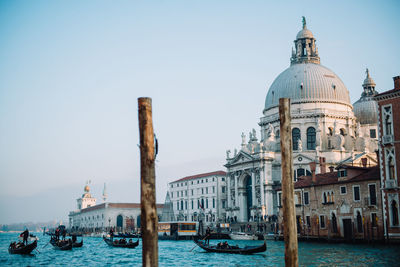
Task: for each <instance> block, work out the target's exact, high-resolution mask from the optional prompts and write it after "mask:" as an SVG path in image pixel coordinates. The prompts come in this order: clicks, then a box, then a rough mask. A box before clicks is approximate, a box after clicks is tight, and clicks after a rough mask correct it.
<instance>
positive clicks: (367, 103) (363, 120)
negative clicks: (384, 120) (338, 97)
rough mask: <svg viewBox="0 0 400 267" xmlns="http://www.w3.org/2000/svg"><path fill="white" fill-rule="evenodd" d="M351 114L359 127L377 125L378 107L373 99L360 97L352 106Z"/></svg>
mask: <svg viewBox="0 0 400 267" xmlns="http://www.w3.org/2000/svg"><path fill="white" fill-rule="evenodd" d="M353 112H354V115H355V116H356V118H357V121H358V122H360V124H361V125H363V124H377V123H378V105H377V103H376V101H375V100H374V99H373V97H361V98H360V99H359V100H358V101H357V102H355V103H354V104H353Z"/></svg>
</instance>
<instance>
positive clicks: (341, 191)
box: [340, 186, 347, 195]
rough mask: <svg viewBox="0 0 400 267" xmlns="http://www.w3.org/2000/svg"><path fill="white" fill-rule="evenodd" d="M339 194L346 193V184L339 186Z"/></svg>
mask: <svg viewBox="0 0 400 267" xmlns="http://www.w3.org/2000/svg"><path fill="white" fill-rule="evenodd" d="M340 194H341V195H346V194H347V190H346V186H341V187H340Z"/></svg>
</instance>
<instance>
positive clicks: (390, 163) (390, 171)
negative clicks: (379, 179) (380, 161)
mask: <svg viewBox="0 0 400 267" xmlns="http://www.w3.org/2000/svg"><path fill="white" fill-rule="evenodd" d="M388 174H389V179H394V178H395V173H394V159H393V157H392V156H389V158H388Z"/></svg>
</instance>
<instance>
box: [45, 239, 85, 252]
mask: <svg viewBox="0 0 400 267" xmlns="http://www.w3.org/2000/svg"><path fill="white" fill-rule="evenodd" d="M50 244H52V245H53V247H54V248H55V249H57V250H71V249H72V244H73V243H72V241H70V239H68V240H58V241H56V240H55V239H51V240H50ZM82 244H83V243H82Z"/></svg>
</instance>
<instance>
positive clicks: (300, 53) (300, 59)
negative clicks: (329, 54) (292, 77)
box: [290, 16, 320, 65]
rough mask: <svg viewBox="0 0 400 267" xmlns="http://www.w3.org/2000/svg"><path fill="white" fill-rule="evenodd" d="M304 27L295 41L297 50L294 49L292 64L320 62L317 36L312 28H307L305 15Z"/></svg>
mask: <svg viewBox="0 0 400 267" xmlns="http://www.w3.org/2000/svg"><path fill="white" fill-rule="evenodd" d="M302 22H303V29H302V30H301V31H299V33H298V34H297V36H296V40H295V41H294V44H295V48H296V51H295V52H294V51H293V50H292V57H291V58H290V64H291V65H292V64H297V63H314V64H319V63H320V59H319V56H318V48H317V46H316V44H315V41H316V40H315V38H314V36H313V34H312V32H311V31H310V30H308V29H307V23H306V18H305V17H304V16H303V21H302Z"/></svg>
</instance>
